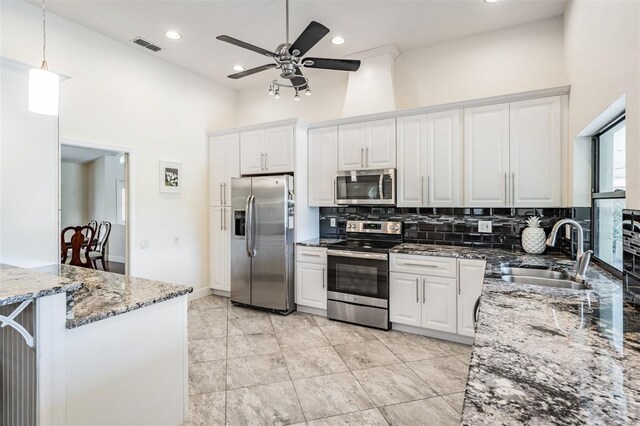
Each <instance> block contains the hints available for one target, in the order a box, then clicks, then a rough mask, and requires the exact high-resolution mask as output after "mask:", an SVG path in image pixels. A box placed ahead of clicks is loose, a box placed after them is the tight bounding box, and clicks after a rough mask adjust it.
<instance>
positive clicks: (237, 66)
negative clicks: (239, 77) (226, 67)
mask: <svg viewBox="0 0 640 426" xmlns="http://www.w3.org/2000/svg"><path fill="white" fill-rule="evenodd" d="M231 69H233V70H234V71H238V72H240V71H244V67H243V66H242V65H234V66H232V67H231Z"/></svg>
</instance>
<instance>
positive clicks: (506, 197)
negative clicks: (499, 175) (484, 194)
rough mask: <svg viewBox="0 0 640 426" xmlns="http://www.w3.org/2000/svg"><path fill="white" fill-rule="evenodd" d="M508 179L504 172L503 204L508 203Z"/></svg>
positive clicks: (506, 204)
mask: <svg viewBox="0 0 640 426" xmlns="http://www.w3.org/2000/svg"><path fill="white" fill-rule="evenodd" d="M508 182H509V179H508V178H507V173H505V174H504V205H505V206H508V205H509V190H508V189H507V188H508V186H509V183H508Z"/></svg>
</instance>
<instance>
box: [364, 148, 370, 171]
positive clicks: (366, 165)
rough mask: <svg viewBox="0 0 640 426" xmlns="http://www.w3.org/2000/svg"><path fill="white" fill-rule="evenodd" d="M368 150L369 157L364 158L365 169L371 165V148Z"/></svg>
mask: <svg viewBox="0 0 640 426" xmlns="http://www.w3.org/2000/svg"><path fill="white" fill-rule="evenodd" d="M366 149H367V155H365V156H364V165H365V167H369V164H371V158H370V157H369V148H366Z"/></svg>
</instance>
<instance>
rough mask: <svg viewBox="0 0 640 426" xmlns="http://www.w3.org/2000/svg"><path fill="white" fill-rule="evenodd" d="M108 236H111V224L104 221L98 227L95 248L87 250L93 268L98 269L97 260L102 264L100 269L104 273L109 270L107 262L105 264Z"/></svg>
mask: <svg viewBox="0 0 640 426" xmlns="http://www.w3.org/2000/svg"><path fill="white" fill-rule="evenodd" d="M109 235H111V222H107V221H106V220H104V221H102V222H100V225H98V238H96V241H95V243H94V244H95V246H94V248H93V249H91V250H89V252H88V253H89V259H91V262H93V268H94V269H98V264H97V262H98V260H99V261H100V263H101V264H102V269H103V270H104V271H108V270H109V266H108V265H109V262H108V261H107V262H105V257H106V256H107V244H108V243H109Z"/></svg>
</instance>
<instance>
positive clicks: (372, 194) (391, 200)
mask: <svg viewBox="0 0 640 426" xmlns="http://www.w3.org/2000/svg"><path fill="white" fill-rule="evenodd" d="M335 185H336V192H335V193H336V204H347V205H353V204H360V205H391V206H393V205H395V204H396V169H377V170H351V171H346V172H336V181H335Z"/></svg>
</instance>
